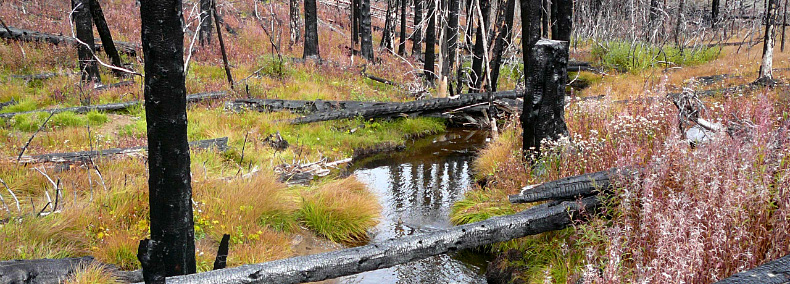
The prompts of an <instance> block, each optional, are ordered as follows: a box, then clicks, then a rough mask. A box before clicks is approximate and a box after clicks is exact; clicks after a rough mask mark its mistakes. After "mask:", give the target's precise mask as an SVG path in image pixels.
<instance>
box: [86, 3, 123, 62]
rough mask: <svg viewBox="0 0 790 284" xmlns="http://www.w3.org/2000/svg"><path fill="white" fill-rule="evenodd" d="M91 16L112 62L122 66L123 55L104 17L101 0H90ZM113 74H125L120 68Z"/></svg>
mask: <svg viewBox="0 0 790 284" xmlns="http://www.w3.org/2000/svg"><path fill="white" fill-rule="evenodd" d="M90 2H91V4H90V7H91V16H92V17H93V23H94V24H96V30H97V31H98V32H99V37H100V38H101V44H102V46H104V52H105V53H107V56H109V57H110V62H112V65H113V66H115V67H121V56H120V55H118V50H117V49H115V42H113V40H112V34H111V33H110V28H109V27H107V21H106V20H105V19H104V12H102V9H101V5H99V0H90ZM113 74H115V75H116V76H120V75H121V74H123V73H122V72H120V71H118V70H113Z"/></svg>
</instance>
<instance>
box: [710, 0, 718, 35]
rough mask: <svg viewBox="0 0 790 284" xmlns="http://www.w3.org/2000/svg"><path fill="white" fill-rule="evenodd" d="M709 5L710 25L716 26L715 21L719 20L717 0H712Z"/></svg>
mask: <svg viewBox="0 0 790 284" xmlns="http://www.w3.org/2000/svg"><path fill="white" fill-rule="evenodd" d="M710 5H711V7H710V27H711V28H716V22H718V21H719V0H712V1H711V4H710Z"/></svg>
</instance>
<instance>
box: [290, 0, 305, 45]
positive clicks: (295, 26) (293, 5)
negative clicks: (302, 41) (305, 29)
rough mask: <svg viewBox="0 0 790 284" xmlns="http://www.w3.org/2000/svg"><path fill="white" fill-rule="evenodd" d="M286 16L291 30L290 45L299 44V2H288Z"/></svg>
mask: <svg viewBox="0 0 790 284" xmlns="http://www.w3.org/2000/svg"><path fill="white" fill-rule="evenodd" d="M289 4H290V5H289V6H288V16H289V18H290V21H289V26H290V28H291V44H294V43H297V42H299V38H300V37H301V35H300V34H299V32H300V31H301V30H302V27H301V23H300V20H301V18H302V17H300V16H299V0H289Z"/></svg>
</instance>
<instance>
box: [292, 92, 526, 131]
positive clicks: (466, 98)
mask: <svg viewBox="0 0 790 284" xmlns="http://www.w3.org/2000/svg"><path fill="white" fill-rule="evenodd" d="M490 95H492V96H494V98H493V99H494V100H496V99H500V98H503V99H515V98H517V97H520V96H522V95H523V94H522V93H521V92H516V91H503V92H495V93H491V94H490ZM488 101H489V93H475V94H464V95H461V96H459V97H457V98H438V99H427V100H418V101H411V102H404V103H387V104H381V105H374V106H369V107H361V108H357V109H345V110H338V111H328V112H319V113H314V114H311V115H307V116H303V117H299V118H296V119H293V120H291V123H292V124H303V123H312V122H319V121H328V120H337V119H345V118H354V117H362V118H365V119H368V118H380V117H392V116H413V115H425V114H430V113H436V112H443V111H448V110H452V109H457V108H460V107H465V106H470V105H474V104H477V103H482V102H488Z"/></svg>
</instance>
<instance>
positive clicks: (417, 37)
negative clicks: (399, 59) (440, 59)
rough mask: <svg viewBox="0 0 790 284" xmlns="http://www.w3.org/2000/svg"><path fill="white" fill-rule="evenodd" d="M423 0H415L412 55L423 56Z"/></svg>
mask: <svg viewBox="0 0 790 284" xmlns="http://www.w3.org/2000/svg"><path fill="white" fill-rule="evenodd" d="M422 1H423V0H414V33H413V34H412V37H411V38H412V46H411V56H414V57H415V58H420V57H422Z"/></svg>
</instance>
